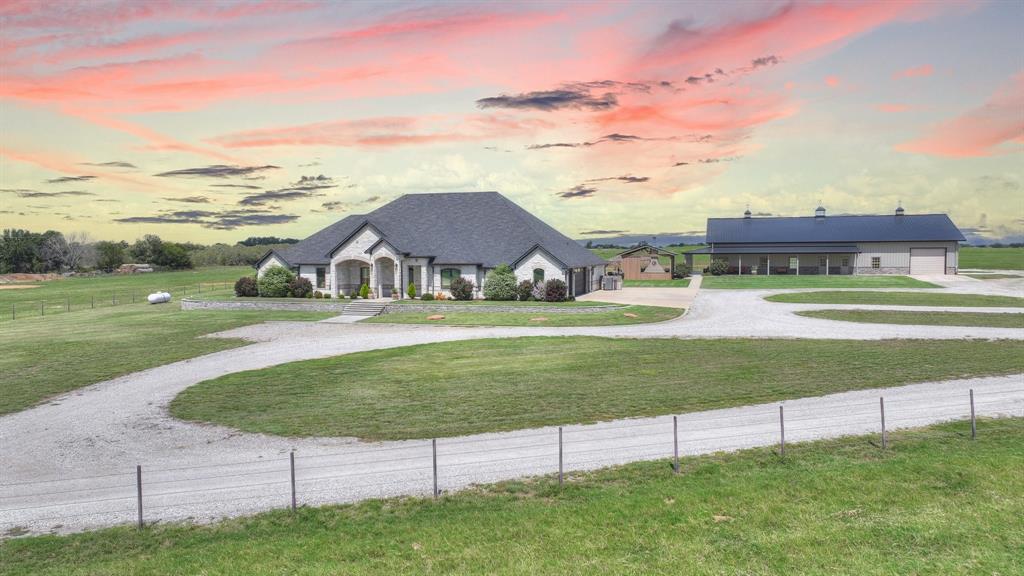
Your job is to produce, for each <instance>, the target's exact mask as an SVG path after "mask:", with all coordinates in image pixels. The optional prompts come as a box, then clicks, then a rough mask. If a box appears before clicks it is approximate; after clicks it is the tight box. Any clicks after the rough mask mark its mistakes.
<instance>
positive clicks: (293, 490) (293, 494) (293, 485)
mask: <svg viewBox="0 0 1024 576" xmlns="http://www.w3.org/2000/svg"><path fill="white" fill-rule="evenodd" d="M290 456H291V467H292V512H295V450H292V451H291V454H290Z"/></svg>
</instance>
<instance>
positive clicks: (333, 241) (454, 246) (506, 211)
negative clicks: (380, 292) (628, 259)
mask: <svg viewBox="0 0 1024 576" xmlns="http://www.w3.org/2000/svg"><path fill="white" fill-rule="evenodd" d="M365 223H368V224H371V225H372V226H374V227H375V228H377V229H378V230H379V231H380V232H381V233H382V234H383V235H384V238H385V239H386V240H387V241H388V242H389V243H390V244H391V245H392V246H394V247H395V249H397V250H399V251H401V252H403V253H405V254H408V255H409V256H426V257H432V258H434V262H435V263H437V264H479V265H483V266H485V267H488V268H490V267H494V266H497V265H498V264H501V263H508V264H511V263H512V262H514V261H515V260H516V259H518V258H520V257H521V256H523V255H524V254H525V253H526V252H527V251H528V250H529V249H531V248H532V247H534V246H540V247H542V248H544V249H545V250H547V251H548V252H550V253H551V255H552V256H554V257H555V258H558V259H559V260H561V261H562V262H563V263H564V264H565V265H566V266H569V267H578V266H595V265H599V264H604V260H602V259H601V258H598V257H597V256H596V255H594V254H593V253H592V252H591V251H590V250H587V249H586V248H584V247H582V246H580V245H579V244H578V243H577V242H575V241H574V240H572V239H571V238H568V237H567V236H565V235H563V234H562V233H561V232H559V231H558V230H555V229H554V228H552V227H551V226H549V225H547V224H545V223H544V222H543V221H541V220H540V219H539V218H537V217H536V216H534V215H533V214H530V213H529V212H527V211H526V210H524V209H523V208H521V207H520V206H519V205H518V204H515V203H514V202H512V201H511V200H509V199H508V198H505V197H504V196H502V195H501V194H499V193H497V192H451V193H437V194H406V195H405V196H401V197H400V198H398V199H396V200H394V201H392V202H389V203H388V204H385V205H384V206H381V207H380V208H378V209H376V210H374V211H373V212H370V213H369V214H366V215H365V216H358V215H353V216H348V217H346V218H344V219H342V220H340V221H338V222H336V223H334V224H332V225H330V226H328V227H327V228H324V229H323V230H321V231H319V232H317V233H316V234H313V235H312V236H310V237H309V238H306V239H305V240H303V241H302V242H299V243H298V244H294V245H292V246H290V247H288V248H286V249H284V250H281V251H279V252H278V254H279V255H280V256H281V257H282V258H284V259H285V260H287V261H288V263H289V264H291V265H293V266H295V265H299V264H326V263H329V262H330V254H329V253H330V252H331V251H332V250H333V249H334V248H336V247H337V246H338V244H339V243H341V242H342V241H343V240H345V239H346V238H347V237H348V236H349V235H351V234H352V233H353V232H355V231H357V230H358V229H359V228H360V227H361V226H362V225H363V224H365Z"/></svg>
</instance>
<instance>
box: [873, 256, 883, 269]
mask: <svg viewBox="0 0 1024 576" xmlns="http://www.w3.org/2000/svg"><path fill="white" fill-rule="evenodd" d="M871 267H872V268H881V267H882V259H881V258H879V257H878V256H872V257H871Z"/></svg>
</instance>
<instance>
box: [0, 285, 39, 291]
mask: <svg viewBox="0 0 1024 576" xmlns="http://www.w3.org/2000/svg"><path fill="white" fill-rule="evenodd" d="M39 287H40V286H39V284H0V290H24V289H25V288H39Z"/></svg>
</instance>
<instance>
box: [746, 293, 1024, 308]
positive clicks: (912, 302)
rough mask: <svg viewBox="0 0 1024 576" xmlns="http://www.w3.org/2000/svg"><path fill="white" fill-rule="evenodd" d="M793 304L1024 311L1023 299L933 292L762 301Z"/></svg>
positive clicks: (803, 295) (805, 295) (782, 297)
mask: <svg viewBox="0 0 1024 576" xmlns="http://www.w3.org/2000/svg"><path fill="white" fill-rule="evenodd" d="M765 300H768V301H770V302H788V303H793V304H876V305H892V306H965V307H972V308H973V307H983V308H987V307H997V308H998V307H1009V308H1022V307H1024V298H1015V297H1013V296H990V295H986V294H955V293H949V292H946V293H941V292H940V293H935V292H830V291H822V292H791V293H787V294H775V295H773V296H767V297H765Z"/></svg>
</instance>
